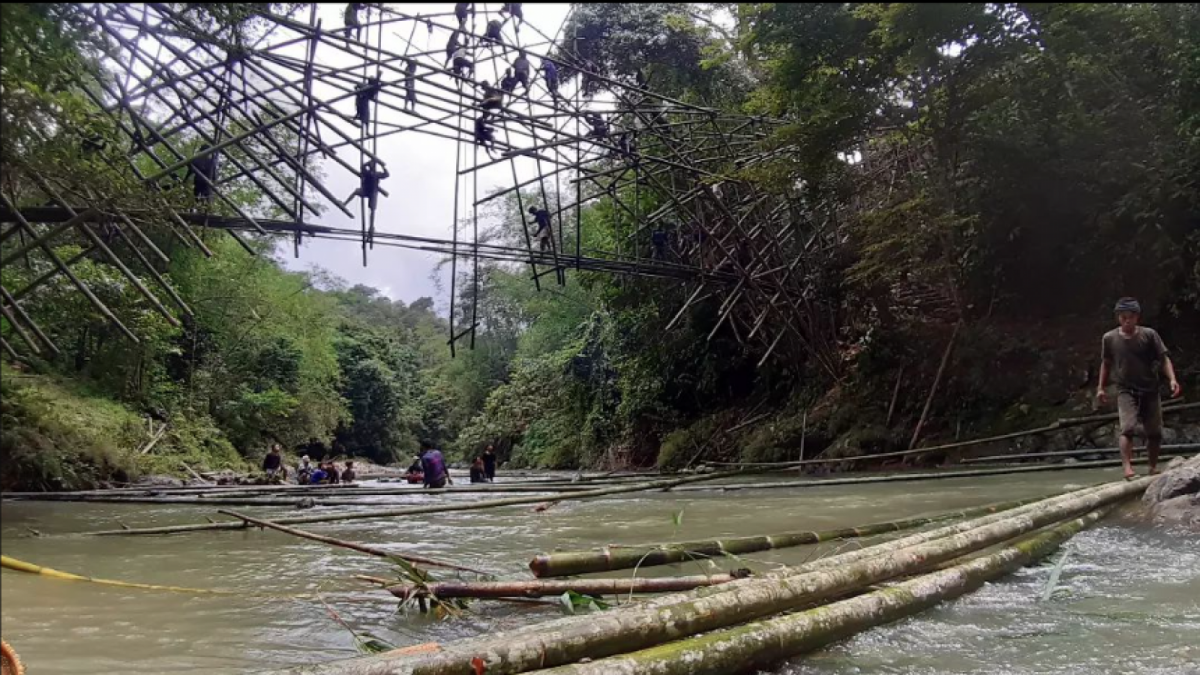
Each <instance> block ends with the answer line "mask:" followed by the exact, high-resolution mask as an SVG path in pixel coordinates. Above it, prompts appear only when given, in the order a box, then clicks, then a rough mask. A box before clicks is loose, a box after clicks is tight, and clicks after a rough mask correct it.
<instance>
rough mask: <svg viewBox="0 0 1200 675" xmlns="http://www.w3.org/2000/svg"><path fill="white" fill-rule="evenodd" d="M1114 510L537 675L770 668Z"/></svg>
mask: <svg viewBox="0 0 1200 675" xmlns="http://www.w3.org/2000/svg"><path fill="white" fill-rule="evenodd" d="M1110 510H1111V507H1106V508H1102V509H1098V510H1095V511H1091V512H1089V513H1088V514H1086V515H1084V516H1082V517H1080V518H1075V519H1071V520H1067V521H1065V522H1062V523H1061V524H1059V525H1057V526H1055V527H1054V528H1052V529H1049V530H1045V531H1043V532H1039V533H1037V534H1033V535H1030V536H1027V537H1023V538H1021V539H1019V540H1017V541H1015V542H1013V543H1012V544H1010V545H1008V546H1005V547H1004V548H1002V549H1000V550H999V551H996V552H994V553H991V554H989V555H986V556H982V557H979V558H975V559H973V560H969V561H966V562H961V563H959V564H956V565H954V566H952V567H949V568H947V569H945V570H942V571H938V572H934V573H931V574H926V575H922V576H919V577H916V578H914V579H910V580H908V581H905V582H903V583H900V584H897V585H895V586H891V587H888V588H885V589H882V590H879V591H875V592H872V593H867V594H864V595H860V596H857V597H855V598H851V599H848V600H842V601H839V602H834V603H831V604H828V605H824V606H822V607H817V608H814V609H809V610H807V611H803V612H799V613H796V614H786V615H783V616H779V617H776V618H773V619H768V620H765V621H757V622H752V623H747V624H744V625H742V626H738V627H735V628H729V629H725V630H720V631H715V632H712V633H708V634H707V635H703V636H700V637H695V638H689V639H686V640H680V641H678V642H671V643H667V644H664V645H659V646H657V647H652V648H650V649H644V650H641V651H637V652H633V653H628V654H624V655H622V656H615V657H612V658H607V659H600V660H597V661H592V662H589V663H578V664H573V665H568V666H563V667H560V668H552V669H549V670H538V671H534V672H536V673H537V675H635V674H636V675H719V674H722V673H729V672H742V671H753V670H756V669H760V668H767V667H770V666H771V665H773V664H776V663H778V662H780V661H782V660H784V659H787V658H789V657H792V656H796V655H798V654H802V653H805V652H808V651H812V650H814V649H817V648H819V647H822V646H824V645H827V644H830V643H832V642H836V641H838V640H840V639H843V638H845V637H846V636H848V635H853V634H854V633H858V632H860V631H863V630H866V629H868V628H872V627H875V626H879V625H882V624H885V623H890V622H892V621H896V620H898V619H901V618H903V617H906V616H909V615H912V614H915V613H917V612H920V611H922V610H924V609H927V608H929V607H932V606H934V605H936V604H937V603H939V602H942V601H944V600H949V599H952V598H956V597H958V596H961V595H963V594H965V593H969V592H971V591H973V590H976V589H978V588H979V587H981V586H983V585H984V584H985V583H987V582H988V581H991V580H993V579H996V578H998V577H1001V576H1003V575H1005V574H1008V573H1010V572H1013V571H1014V570H1016V569H1018V568H1020V567H1022V566H1024V565H1028V564H1030V563H1032V562H1035V561H1037V560H1039V559H1041V558H1044V557H1046V556H1048V555H1050V554H1051V553H1053V552H1054V551H1055V550H1057V549H1058V547H1059V546H1061V545H1062V544H1063V542H1065V541H1066V540H1068V539H1070V538H1071V537H1072V536H1074V535H1075V534H1077V533H1079V532H1081V531H1082V530H1083V529H1085V528H1086V527H1088V526H1090V525H1092V524H1094V523H1096V522H1097V521H1099V520H1100V519H1102V518H1103V517H1104V516H1105V515H1107V514H1108V512H1109V511H1110ZM489 672H490V671H489Z"/></svg>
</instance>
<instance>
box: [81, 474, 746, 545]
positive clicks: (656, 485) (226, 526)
mask: <svg viewBox="0 0 1200 675" xmlns="http://www.w3.org/2000/svg"><path fill="white" fill-rule="evenodd" d="M753 473H762V470H760V469H746V470H742V471H726V472H717V473H711V474H706V475H701V476H689V477H687V478H676V479H673V480H662V481H652V482H649V483H637V484H634V485H623V486H619V487H611V488H604V489H600V490H585V491H583V492H574V493H567V494H563V495H560V496H558V500H560V501H566V500H577V499H592V498H595V497H608V496H611V495H619V494H626V493H629V492H642V491H645V490H665V489H668V488H673V487H677V486H680V485H686V484H688V483H699V482H701V481H711V480H719V479H722V478H730V477H734V476H742V475H748V474H753ZM544 501H546V499H545V496H533V497H510V498H508V499H493V500H489V501H480V502H472V503H469V504H437V505H434V506H416V507H410V508H403V509H383V510H379V511H365V512H364V511H356V512H352V513H334V514H328V515H315V516H300V517H295V518H281V519H279V520H278V521H276V522H277V523H279V524H282V525H299V524H302V523H329V522H334V521H342V520H365V519H372V518H397V517H401V516H416V515H424V514H427V513H447V512H450V511H477V510H481V509H492V508H498V507H502V506H521V505H524V504H536V503H539V502H544ZM244 527H245V523H244V522H236V523H235V522H225V523H197V524H194V525H171V526H165V527H146V528H130V529H122V530H101V531H97V532H84V533H81V534H85V535H94V536H112V535H141V534H175V533H180V532H200V531H205V530H239V529H243V528H244Z"/></svg>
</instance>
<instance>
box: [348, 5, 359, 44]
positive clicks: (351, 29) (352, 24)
mask: <svg viewBox="0 0 1200 675" xmlns="http://www.w3.org/2000/svg"><path fill="white" fill-rule="evenodd" d="M362 5H363V4H362V3H361V2H351V3H347V4H346V13H345V24H346V37H347V38H348V37H350V33H354V39H355V40H362V21H361V20H360V19H359V18H358V13H359V12H360V11H362Z"/></svg>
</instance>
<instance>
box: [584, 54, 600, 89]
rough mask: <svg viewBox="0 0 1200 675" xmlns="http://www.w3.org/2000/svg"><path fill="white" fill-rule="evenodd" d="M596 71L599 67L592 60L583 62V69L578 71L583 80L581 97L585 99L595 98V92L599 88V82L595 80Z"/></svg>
mask: <svg viewBox="0 0 1200 675" xmlns="http://www.w3.org/2000/svg"><path fill="white" fill-rule="evenodd" d="M598 70H599V67H598V66H597V65H596V62H595V61H593V60H592V59H588V60H587V61H584V63H583V68H582V70H581V71H580V73H581V75H582V79H583V82H582V83H581V85H580V89H581V90H582V91H583V97H584V98H586V99H591V98H592V97H593V96H595V94H596V90H597V89H599V88H600V80H598V79H596V72H597V71H598Z"/></svg>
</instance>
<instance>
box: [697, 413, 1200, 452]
mask: <svg viewBox="0 0 1200 675" xmlns="http://www.w3.org/2000/svg"><path fill="white" fill-rule="evenodd" d="M1197 409H1200V402H1198V403H1181V404H1179V405H1171V404H1169V403H1164V404H1163V409H1162V412H1163V414H1164V415H1167V414H1171V413H1177V412H1184V411H1187V410H1197ZM1116 419H1117V414H1116V413H1109V414H1104V415H1091V416H1088V417H1063V418H1060V419H1058V420H1056V421H1054V422H1052V423H1051V424H1048V425H1046V426H1044V427H1036V428H1034V429H1026V430H1024V431H1014V432H1012V433H1009V434H1000V435H998V436H987V437H985V438H976V439H972V440H968V441H957V442H955V443H946V444H944V445H933V446H928V447H924V448H913V449H912V450H897V451H895V452H880V453H876V454H873V455H859V456H857V457H830V458H823V459H810V460H805V461H804V462H727V463H721V462H709V463H710V464H717V465H721V464H726V465H730V466H775V467H781V468H782V467H794V466H802V465H803V466H810V465H816V464H836V463H839V462H861V461H868V460H875V459H890V458H892V457H907V456H909V455H916V454H920V453H923V452H938V451H941V450H953V449H956V448H965V447H969V446H972V445H983V444H985V443H995V442H997V441H1007V440H1011V439H1014V438H1021V437H1024V436H1036V435H1038V434H1045V433H1051V432H1054V431H1060V430H1062V429H1069V428H1071V427H1077V426H1080V425H1082V424H1091V423H1093V422H1115V421H1116Z"/></svg>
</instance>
